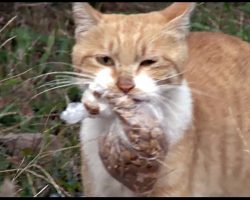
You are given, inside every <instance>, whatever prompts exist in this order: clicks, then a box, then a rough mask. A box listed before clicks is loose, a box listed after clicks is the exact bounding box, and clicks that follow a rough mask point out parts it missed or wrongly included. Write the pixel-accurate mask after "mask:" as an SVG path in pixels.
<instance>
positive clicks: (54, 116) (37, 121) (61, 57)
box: [0, 2, 250, 197]
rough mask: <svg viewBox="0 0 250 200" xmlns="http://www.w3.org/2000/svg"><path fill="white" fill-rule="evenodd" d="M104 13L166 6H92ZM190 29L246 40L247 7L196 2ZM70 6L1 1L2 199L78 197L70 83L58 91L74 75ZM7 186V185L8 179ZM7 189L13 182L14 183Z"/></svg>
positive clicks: (74, 92)
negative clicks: (65, 116) (67, 119)
mask: <svg viewBox="0 0 250 200" xmlns="http://www.w3.org/2000/svg"><path fill="white" fill-rule="evenodd" d="M90 4H91V5H92V6H94V7H95V8H97V9H98V10H100V11H102V12H105V13H112V12H115V13H138V12H148V11H153V10H160V9H163V8H165V7H166V6H167V5H169V2H166V3H164V2H139V3H138V2H131V3H130V2H126V3H122V2H112V3H110V2H105V3H102V2H95V3H90ZM191 25H192V26H191V29H192V30H193V31H214V32H224V33H227V34H230V35H235V36H238V37H240V38H242V40H245V41H248V42H249V41H250V3H249V2H242V3H238V2H219V3H217V2H216V3H212V2H211V3H198V5H197V8H196V11H195V13H194V15H193V17H192V24H191ZM73 44H74V22H73V19H72V12H71V3H59V2H56V3H53V2H45V3H31V2H29V3H25V2H21V3H0V196H1V195H2V196H3V195H4V192H7V191H8V190H10V191H12V193H13V191H14V193H13V195H15V196H41V197H46V196H81V195H84V194H83V193H82V189H83V188H82V185H81V177H80V148H79V137H78V132H79V124H76V125H67V124H65V123H63V122H62V121H61V120H60V118H59V115H60V113H61V112H62V111H63V110H64V108H65V107H66V105H67V103H68V102H72V101H79V99H80V96H79V95H80V91H79V89H78V88H77V87H76V86H74V85H67V84H65V87H59V88H55V89H53V87H56V86H58V85H57V83H56V81H55V79H58V78H59V79H60V78H61V80H65V79H64V78H65V77H63V76H62V75H61V76H59V75H58V74H47V73H49V72H62V71H72V68H71V48H72V46H73ZM8 180H9V181H8ZM83 181H84V180H83ZM12 183H13V184H12Z"/></svg>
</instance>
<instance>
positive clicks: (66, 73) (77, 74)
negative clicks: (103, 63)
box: [30, 71, 94, 79]
mask: <svg viewBox="0 0 250 200" xmlns="http://www.w3.org/2000/svg"><path fill="white" fill-rule="evenodd" d="M55 74H65V75H69V76H76V77H82V78H89V79H93V78H94V76H88V75H84V74H80V73H77V72H68V71H61V72H48V73H45V74H41V75H38V76H35V77H33V78H30V79H37V78H40V77H44V76H48V75H55Z"/></svg>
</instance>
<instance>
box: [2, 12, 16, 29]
mask: <svg viewBox="0 0 250 200" xmlns="http://www.w3.org/2000/svg"><path fill="white" fill-rule="evenodd" d="M16 18H17V16H14V17H12V18H11V19H10V20H9V21H8V22H7V23H6V24H5V25H4V26H3V28H1V30H0V33H1V32H2V31H3V30H4V29H5V28H6V27H7V26H8V25H9V24H10V23H11V22H13V21H14V20H15V19H16Z"/></svg>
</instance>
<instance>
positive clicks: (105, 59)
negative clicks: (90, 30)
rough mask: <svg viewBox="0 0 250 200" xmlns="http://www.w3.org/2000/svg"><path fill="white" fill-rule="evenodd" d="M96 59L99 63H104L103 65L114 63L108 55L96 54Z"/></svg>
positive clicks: (112, 64)
mask: <svg viewBox="0 0 250 200" xmlns="http://www.w3.org/2000/svg"><path fill="white" fill-rule="evenodd" d="M96 61H97V62H98V63H100V64H101V65H105V66H114V65H115V62H114V60H113V59H112V58H111V57H109V56H97V57H96Z"/></svg>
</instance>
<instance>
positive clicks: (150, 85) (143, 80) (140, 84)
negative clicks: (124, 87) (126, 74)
mask: <svg viewBox="0 0 250 200" xmlns="http://www.w3.org/2000/svg"><path fill="white" fill-rule="evenodd" d="M134 81H135V87H136V88H137V89H139V90H140V91H142V92H144V93H145V94H147V93H152V92H156V91H157V86H156V84H155V81H154V80H153V79H152V78H150V77H149V76H148V75H147V74H145V73H140V74H138V75H137V76H135V78H134Z"/></svg>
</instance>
